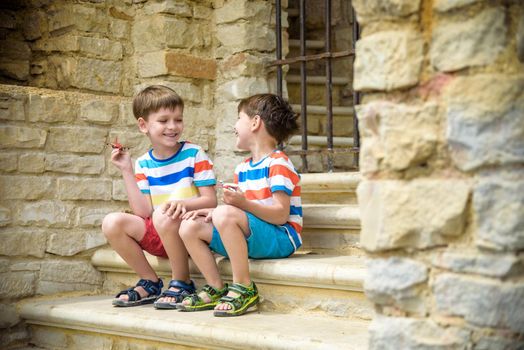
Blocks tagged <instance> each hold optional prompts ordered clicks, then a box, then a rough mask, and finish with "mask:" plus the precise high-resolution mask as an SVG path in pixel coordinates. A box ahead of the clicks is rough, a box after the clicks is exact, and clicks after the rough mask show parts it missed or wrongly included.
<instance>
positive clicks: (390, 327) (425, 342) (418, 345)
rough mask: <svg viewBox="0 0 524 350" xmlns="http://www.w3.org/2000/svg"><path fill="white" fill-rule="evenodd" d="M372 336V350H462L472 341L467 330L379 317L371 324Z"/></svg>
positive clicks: (370, 346) (428, 322)
mask: <svg viewBox="0 0 524 350" xmlns="http://www.w3.org/2000/svg"><path fill="white" fill-rule="evenodd" d="M369 335H370V339H369V349H370V350H397V349H403V350H415V349H428V350H429V349H431V350H451V349H456V350H461V349H465V348H466V346H467V344H468V342H469V341H470V335H469V332H468V331H466V330H462V329H460V328H457V327H446V328H444V327H440V326H439V325H438V324H437V323H435V322H434V321H431V320H427V319H422V320H417V319H412V318H403V317H383V316H377V317H376V318H375V319H374V320H373V321H372V322H371V325H370V327H369Z"/></svg>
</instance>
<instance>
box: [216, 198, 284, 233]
mask: <svg viewBox="0 0 524 350" xmlns="http://www.w3.org/2000/svg"><path fill="white" fill-rule="evenodd" d="M290 202H291V197H290V196H289V195H288V194H287V193H286V192H284V191H276V192H273V204H272V205H264V204H260V203H257V202H255V201H250V200H247V199H246V197H244V194H243V193H242V192H239V191H237V192H233V191H224V203H226V204H230V205H234V206H235V207H237V208H240V209H242V210H245V211H248V212H250V213H251V214H253V215H255V216H256V217H258V218H260V219H262V220H264V221H267V222H269V223H271V224H274V225H284V224H285V223H286V222H287V220H288V218H289V206H290Z"/></svg>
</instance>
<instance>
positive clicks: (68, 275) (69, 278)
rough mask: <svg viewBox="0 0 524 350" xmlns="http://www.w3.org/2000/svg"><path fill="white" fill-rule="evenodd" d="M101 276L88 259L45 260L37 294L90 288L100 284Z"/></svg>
mask: <svg viewBox="0 0 524 350" xmlns="http://www.w3.org/2000/svg"><path fill="white" fill-rule="evenodd" d="M102 281H103V277H102V274H101V273H100V272H98V271H97V270H96V269H95V268H94V267H93V265H91V263H90V262H89V261H82V260H75V261H71V260H47V261H44V262H43V263H42V269H41V270H40V280H39V281H38V284H37V289H36V292H37V293H38V294H53V293H57V292H69V291H76V290H90V291H92V290H93V288H96V287H97V286H100V285H101V284H102Z"/></svg>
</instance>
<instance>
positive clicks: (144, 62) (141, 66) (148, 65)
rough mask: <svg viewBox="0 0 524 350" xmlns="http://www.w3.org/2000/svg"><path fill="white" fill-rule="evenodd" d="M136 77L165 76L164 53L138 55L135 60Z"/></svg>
mask: <svg viewBox="0 0 524 350" xmlns="http://www.w3.org/2000/svg"><path fill="white" fill-rule="evenodd" d="M137 68H138V75H139V76H140V77H141V78H151V77H156V76H161V75H166V74H167V65H166V52H165V51H155V52H148V53H144V54H142V55H140V56H139V57H138V59H137Z"/></svg>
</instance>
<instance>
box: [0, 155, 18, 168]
mask: <svg viewBox="0 0 524 350" xmlns="http://www.w3.org/2000/svg"><path fill="white" fill-rule="evenodd" d="M0 168H1V169H2V170H3V171H4V172H6V173H10V172H13V171H15V170H16V169H18V156H17V154H16V153H6V152H2V153H0Z"/></svg>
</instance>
